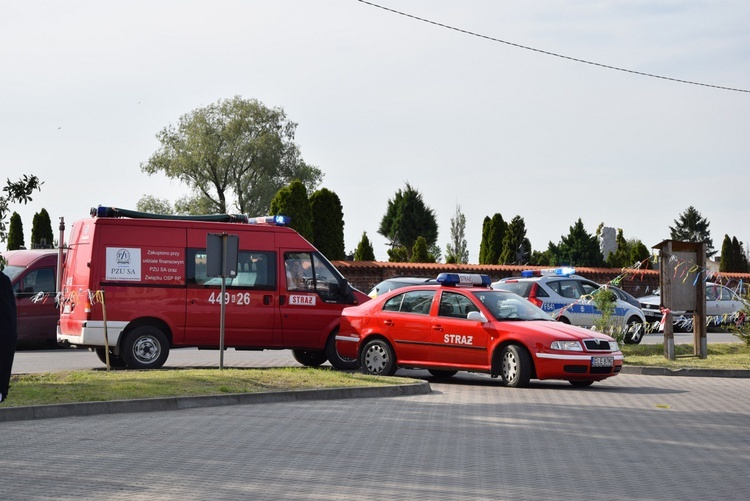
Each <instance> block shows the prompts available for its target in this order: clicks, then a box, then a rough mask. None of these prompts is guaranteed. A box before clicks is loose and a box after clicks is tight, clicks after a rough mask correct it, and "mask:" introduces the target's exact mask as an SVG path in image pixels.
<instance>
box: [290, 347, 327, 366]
mask: <svg viewBox="0 0 750 501" xmlns="http://www.w3.org/2000/svg"><path fill="white" fill-rule="evenodd" d="M292 356H293V357H294V359H295V360H296V361H297V362H299V363H301V364H302V365H304V366H305V367H319V366H321V365H323V364H324V363H325V361H326V360H328V357H326V352H325V351H323V350H292Z"/></svg>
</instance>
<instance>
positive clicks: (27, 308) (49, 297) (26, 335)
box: [2, 249, 60, 346]
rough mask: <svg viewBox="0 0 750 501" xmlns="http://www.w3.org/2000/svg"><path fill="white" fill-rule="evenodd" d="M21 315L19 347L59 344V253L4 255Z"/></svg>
mask: <svg viewBox="0 0 750 501" xmlns="http://www.w3.org/2000/svg"><path fill="white" fill-rule="evenodd" d="M2 255H3V257H4V258H5V259H6V260H7V264H6V265H5V268H4V269H3V273H5V274H6V275H8V276H9V277H10V281H11V284H12V285H13V294H14V295H15V296H16V309H17V311H18V346H26V345H34V344H49V345H54V344H56V342H57V322H58V320H59V319H60V312H59V310H58V309H57V306H56V304H55V296H56V295H57V290H56V288H55V283H56V278H55V277H56V276H57V255H58V250H57V249H43V250H41V249H40V250H15V251H6V252H3V253H2Z"/></svg>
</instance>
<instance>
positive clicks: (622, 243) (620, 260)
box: [606, 229, 650, 268]
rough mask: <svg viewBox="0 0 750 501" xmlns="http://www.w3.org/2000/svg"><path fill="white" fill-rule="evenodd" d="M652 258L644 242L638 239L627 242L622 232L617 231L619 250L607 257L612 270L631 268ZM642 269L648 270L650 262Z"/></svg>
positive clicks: (607, 262)
mask: <svg viewBox="0 0 750 501" xmlns="http://www.w3.org/2000/svg"><path fill="white" fill-rule="evenodd" d="M649 256H650V253H649V252H648V249H647V248H646V246H645V245H643V242H641V241H640V240H637V239H630V240H625V237H624V236H623V234H622V230H621V229H618V230H617V249H616V250H615V251H614V252H612V253H611V254H610V255H609V256H607V261H606V264H607V266H609V267H610V268H629V267H631V266H633V265H635V264H636V263H640V262H642V261H644V260H645V259H646V258H648V257H649ZM642 267H645V268H648V262H646V263H644V265H643V266H642Z"/></svg>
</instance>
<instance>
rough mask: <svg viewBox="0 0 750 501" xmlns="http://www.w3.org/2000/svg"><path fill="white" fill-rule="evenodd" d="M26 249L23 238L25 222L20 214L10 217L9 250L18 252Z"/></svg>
mask: <svg viewBox="0 0 750 501" xmlns="http://www.w3.org/2000/svg"><path fill="white" fill-rule="evenodd" d="M24 247H26V243H25V242H24V238H23V221H21V216H20V215H19V214H18V212H13V214H12V215H11V216H10V228H9V229H8V250H9V251H11V250H18V249H23V248H24Z"/></svg>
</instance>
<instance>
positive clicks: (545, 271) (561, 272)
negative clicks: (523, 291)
mask: <svg viewBox="0 0 750 501" xmlns="http://www.w3.org/2000/svg"><path fill="white" fill-rule="evenodd" d="M575 272H576V269H575V268H571V267H570V266H562V267H560V268H542V269H541V270H523V271H522V272H521V276H522V277H524V278H531V277H549V276H555V277H569V276H570V275H573V274H575Z"/></svg>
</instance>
